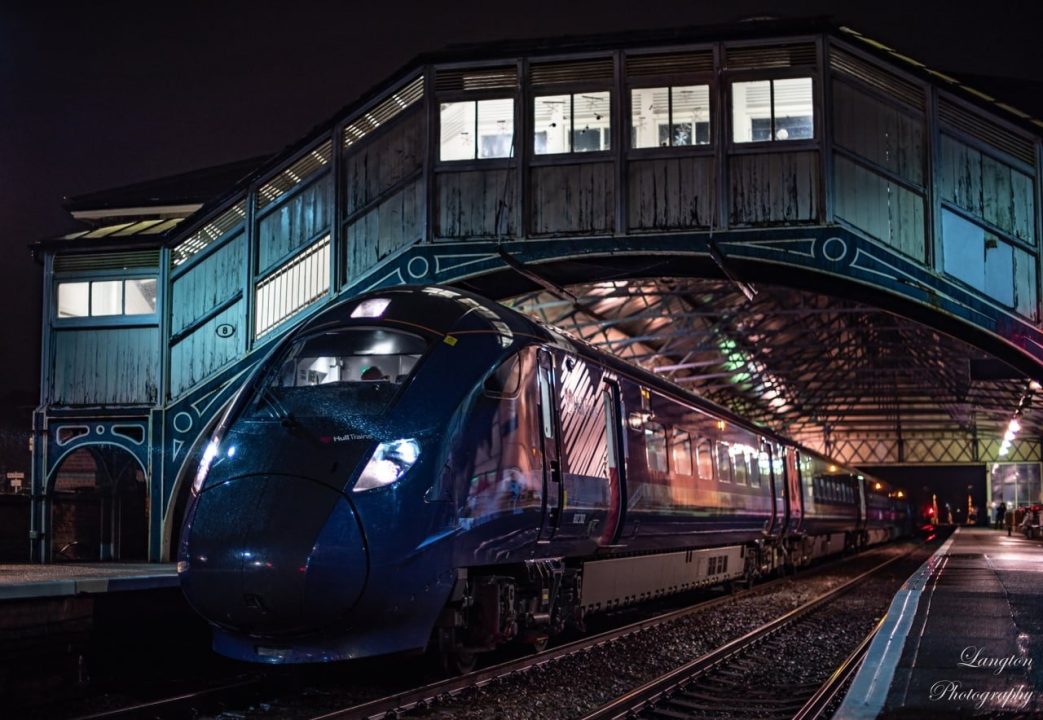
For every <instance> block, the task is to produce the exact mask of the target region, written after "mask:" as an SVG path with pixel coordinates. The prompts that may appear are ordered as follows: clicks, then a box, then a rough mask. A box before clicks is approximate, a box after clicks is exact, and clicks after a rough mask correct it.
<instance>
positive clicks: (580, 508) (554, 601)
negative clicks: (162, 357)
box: [178, 286, 909, 669]
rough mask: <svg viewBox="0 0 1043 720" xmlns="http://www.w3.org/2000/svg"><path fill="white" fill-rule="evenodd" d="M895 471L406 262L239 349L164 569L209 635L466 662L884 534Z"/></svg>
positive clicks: (343, 654) (253, 646)
mask: <svg viewBox="0 0 1043 720" xmlns="http://www.w3.org/2000/svg"><path fill="white" fill-rule="evenodd" d="M895 495H896V493H894V492H892V491H891V488H889V487H887V486H886V485H885V484H884V483H882V482H880V481H876V480H873V479H871V478H868V477H866V476H864V475H861V474H859V473H858V472H856V471H854V470H850V469H847V468H843V467H840V466H839V465H837V464H835V463H832V462H831V461H829V460H828V459H826V458H824V457H821V456H819V455H817V454H815V453H813V452H810V451H808V450H805V449H804V448H801V447H798V446H795V445H794V444H792V443H791V442H789V441H787V440H785V439H783V438H782V437H779V436H777V435H773V434H771V433H769V432H766V431H765V430H763V429H758V428H755V427H753V426H751V425H750V424H749V423H747V422H745V421H743V420H742V419H741V418H739V417H737V416H735V415H733V414H731V413H729V412H728V411H726V410H724V409H723V408H721V407H718V406H716V405H713V404H711V403H708V402H706V401H705V400H702V399H700V398H698V397H696V396H693V395H691V394H689V393H686V392H685V391H683V390H682V389H680V388H678V387H677V386H675V385H673V384H671V383H668V382H665V381H664V380H662V379H661V378H658V377H656V376H654V375H652V374H650V373H648V372H645V371H643V370H640V369H638V368H635V367H632V366H630V365H628V364H626V363H624V362H622V361H620V360H618V359H616V358H614V357H611V356H608V355H605V354H603V353H601V352H598V351H597V350H595V349H594V348H592V347H590V346H589V345H587V344H585V343H583V342H580V341H576V340H573V339H570V338H568V337H566V336H564V335H562V334H559V333H558V332H557V331H555V330H553V329H551V328H547V327H544V326H542V325H539V324H538V323H535V322H533V321H532V320H530V319H528V318H526V317H523V316H522V315H520V314H518V313H515V312H513V311H511V310H508V309H506V308H504V307H503V306H501V305H499V304H497V303H494V302H491V301H488V300H485V299H483V298H480V297H478V296H475V295H472V294H469V293H467V292H465V291H462V290H458V289H452V288H445V287H437V286H426V287H423V286H409V287H402V288H396V289H389V290H382V291H379V292H377V293H373V294H369V295H366V296H363V297H358V298H353V299H349V300H345V301H344V302H341V303H339V304H337V305H335V306H333V307H331V308H329V309H328V310H326V311H324V312H321V313H319V314H318V315H316V316H315V317H314V318H312V319H310V320H308V321H307V322H305V323H303V324H302V326H301V327H299V328H297V329H296V330H294V331H293V332H292V333H289V334H288V336H287V337H286V338H284V339H283V340H282V341H280V343H278V346H277V347H276V348H275V349H274V350H273V351H272V352H271V354H270V355H269V357H268V359H267V360H265V361H264V362H262V363H261V364H260V366H259V367H258V368H257V370H256V371H255V372H254V373H253V375H252V376H251V378H250V379H249V380H248V381H247V382H246V383H245V384H244V385H243V387H242V389H241V390H240V391H239V393H238V395H237V396H236V398H235V399H234V400H233V401H232V403H231V404H230V406H229V408H228V410H227V411H226V413H225V414H224V416H223V418H222V419H221V420H220V422H219V425H218V427H217V429H216V431H215V433H214V435H213V437H212V439H211V440H210V442H209V444H208V445H207V446H206V448H205V451H204V452H203V454H202V460H201V462H200V465H199V469H198V472H197V474H196V476H195V482H194V484H193V497H192V500H191V503H190V505H189V507H188V509H187V511H186V518H185V526H184V529H183V532H182V534H181V543H180V556H179V560H180V561H179V563H178V570H179V573H180V576H181V585H182V588H183V590H184V593H185V595H186V596H187V598H188V600H189V602H190V603H191V604H192V605H193V606H194V607H195V609H196V610H197V611H198V612H199V613H201V614H202V615H203V616H204V617H205V618H206V619H207V620H208V621H209V622H210V623H211V624H212V626H213V630H214V648H215V649H216V650H217V651H218V652H219V653H221V654H224V655H227V656H230V657H233V658H238V659H241V660H249V661H255V662H267V663H299V662H321V661H330V660H338V659H346V658H357V657H364V656H372V655H378V654H385V653H391V652H398V651H411V650H421V649H423V648H435V649H437V651H438V652H439V653H440V654H441V656H442V657H443V658H445V659H446V661H447V663H449V664H450V665H451V666H453V667H454V668H455V669H465V668H466V667H467V666H468V665H469V664H470V663H471V662H473V658H474V656H475V655H476V654H478V653H481V652H483V651H487V650H491V649H493V648H495V647H497V646H499V645H502V644H504V643H507V642H519V643H525V644H529V645H532V646H534V647H536V648H539V647H541V646H542V645H543V644H545V643H546V641H547V638H548V637H550V636H552V635H554V634H556V633H559V632H561V631H562V630H563V629H565V628H566V627H569V626H581V625H582V623H583V620H584V618H585V617H586V616H587V615H589V614H590V613H595V612H598V611H603V610H606V609H609V608H614V607H618V606H621V605H625V604H628V603H637V602H640V601H643V600H645V599H648V598H652V597H656V596H660V595H665V594H669V593H675V592H680V591H684V590H688V589H691V588H695V587H699V586H703V585H712V584H719V583H722V582H726V581H732V580H743V579H750V578H754V577H757V576H759V575H763V574H766V573H770V572H772V571H774V570H776V569H779V568H783V567H789V566H800V565H803V564H805V563H807V562H809V561H810V560H812V559H813V558H816V557H821V556H825V555H829V554H833V553H839V552H843V551H845V550H853V549H858V548H861V547H865V546H867V545H870V544H873V543H877V542H882V541H884V540H887V539H889V538H892V537H895V536H896V535H899V534H902V533H904V532H905V530H906V526H907V524H908V519H909V518H908V512H907V509H906V507H905V504H904V502H903V501H900V500H897V499H896V497H895Z"/></svg>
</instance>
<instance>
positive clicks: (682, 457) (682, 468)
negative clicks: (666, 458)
mask: <svg viewBox="0 0 1043 720" xmlns="http://www.w3.org/2000/svg"><path fill="white" fill-rule="evenodd" d="M670 443H671V444H670V469H671V470H673V471H674V472H675V473H677V474H678V475H691V474H692V439H691V437H689V435H688V433H686V432H685V431H684V430H676V429H675V430H674V436H673V438H671V441H670Z"/></svg>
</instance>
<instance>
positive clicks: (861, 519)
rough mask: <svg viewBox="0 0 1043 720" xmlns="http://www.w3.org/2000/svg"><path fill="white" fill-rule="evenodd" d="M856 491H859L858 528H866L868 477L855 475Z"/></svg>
mask: <svg viewBox="0 0 1043 720" xmlns="http://www.w3.org/2000/svg"><path fill="white" fill-rule="evenodd" d="M855 492H856V493H858V525H857V527H858V529H859V530H865V529H866V524H867V523H866V520H868V518H867V516H866V479H865V477H864V476H862V475H856V476H855Z"/></svg>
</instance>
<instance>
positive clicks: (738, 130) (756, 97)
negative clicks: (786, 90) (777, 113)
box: [732, 80, 771, 143]
mask: <svg viewBox="0 0 1043 720" xmlns="http://www.w3.org/2000/svg"><path fill="white" fill-rule="evenodd" d="M770 139H771V81H770V80H757V81H755V82H737V83H732V141H733V142H737V143H747V142H762V141H764V140H770Z"/></svg>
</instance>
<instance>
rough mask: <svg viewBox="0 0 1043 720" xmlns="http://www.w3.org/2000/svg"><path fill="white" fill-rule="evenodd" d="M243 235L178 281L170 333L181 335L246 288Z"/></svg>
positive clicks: (173, 301)
mask: <svg viewBox="0 0 1043 720" xmlns="http://www.w3.org/2000/svg"><path fill="white" fill-rule="evenodd" d="M244 247H245V243H244V241H243V234H242V233H239V234H238V235H237V236H236V237H234V238H233V239H231V240H229V241H228V244H227V245H225V246H224V247H222V248H221V249H220V250H217V251H216V252H214V253H213V254H212V255H210V256H209V257H207V258H206V259H205V260H203V261H202V262H200V263H199V264H198V265H196V266H194V267H193V268H191V269H190V270H189V271H188V272H186V273H185V274H184V275H182V276H180V277H179V278H177V279H176V280H174V288H173V291H172V300H171V303H170V305H171V307H170V333H171V335H177V334H178V333H179V332H181V331H182V330H184V329H185V328H186V327H188V326H189V325H191V324H192V323H193V322H195V321H196V320H198V319H199V318H201V317H203V316H204V315H205V314H206V313H208V312H210V311H211V310H213V309H214V308H215V307H217V306H218V305H220V304H221V303H222V302H224V301H225V300H227V299H228V298H230V297H232V295H234V294H235V293H236V291H238V290H241V289H242V287H243V279H244V277H245V275H244V267H243V263H244V262H245V259H244V256H243V248H244Z"/></svg>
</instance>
